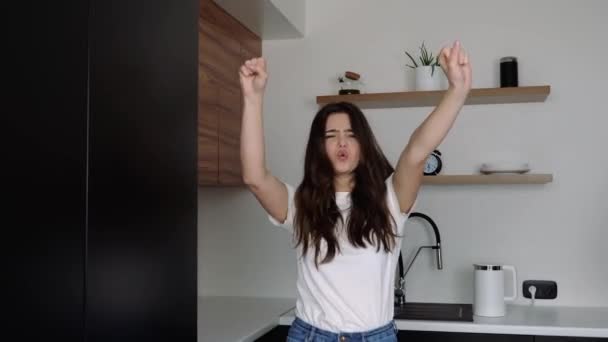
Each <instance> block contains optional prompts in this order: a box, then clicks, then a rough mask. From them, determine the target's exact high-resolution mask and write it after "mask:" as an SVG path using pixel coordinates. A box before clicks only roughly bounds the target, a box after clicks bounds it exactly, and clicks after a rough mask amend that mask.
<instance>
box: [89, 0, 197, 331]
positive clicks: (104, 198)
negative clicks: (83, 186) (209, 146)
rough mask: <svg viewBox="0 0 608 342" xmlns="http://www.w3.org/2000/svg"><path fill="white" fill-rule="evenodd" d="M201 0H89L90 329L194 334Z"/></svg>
mask: <svg viewBox="0 0 608 342" xmlns="http://www.w3.org/2000/svg"><path fill="white" fill-rule="evenodd" d="M197 18H198V2H197V1H196V0H186V1H173V0H162V1H161V0H153V1H150V0H138V1H122V0H104V1H93V4H92V8H91V74H90V77H91V87H90V93H91V103H90V121H91V131H90V161H89V167H90V172H89V230H88V238H89V240H88V241H89V242H88V267H87V340H88V341H89V342H94V341H195V340H196V305H197V302H196V291H197V288H196V283H197V277H196V275H197V269H196V253H197V250H196V224H197V223H196V217H197V215H196V212H197V206H196V200H197V199H196V197H197V195H196V191H197V184H196V165H197V153H196V146H197V140H196V137H197V93H196V89H197V51H198V29H197V27H198V26H197V20H198V19H197Z"/></svg>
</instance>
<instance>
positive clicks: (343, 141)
mask: <svg viewBox="0 0 608 342" xmlns="http://www.w3.org/2000/svg"><path fill="white" fill-rule="evenodd" d="M346 140H347V139H346V137H343V136H340V137H339V138H338V146H340V147H343V146H346Z"/></svg>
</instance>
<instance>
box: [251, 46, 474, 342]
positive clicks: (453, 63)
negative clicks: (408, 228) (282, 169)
mask: <svg viewBox="0 0 608 342" xmlns="http://www.w3.org/2000/svg"><path fill="white" fill-rule="evenodd" d="M440 64H441V67H442V69H443V70H444V72H445V74H446V75H447V78H448V81H449V88H448V90H447V91H446V93H445V95H444V97H443V99H442V100H441V101H440V103H439V104H438V105H437V107H436V108H435V109H434V110H433V111H432V112H431V113H430V114H429V115H428V117H427V118H426V119H425V120H424V121H423V122H422V124H420V126H419V127H417V128H416V130H415V131H414V132H413V134H412V135H411V137H410V138H409V141H408V142H407V144H406V146H405V148H404V150H403V152H402V153H401V155H400V157H399V161H398V162H397V166H396V168H395V169H393V167H392V166H391V164H390V163H389V161H388V160H387V159H386V157H385V156H384V154H383V152H382V150H381V149H380V147H379V146H378V143H377V142H376V139H375V138H374V135H373V133H372V131H371V129H370V126H369V124H368V123H367V120H366V119H365V117H364V115H363V113H362V112H361V110H360V109H359V108H357V107H356V106H355V105H353V104H351V103H346V102H341V103H332V104H328V105H326V106H324V107H323V108H321V109H320V110H319V111H318V113H317V115H316V116H315V118H314V120H313V122H312V126H311V128H310V136H309V139H308V144H307V146H306V156H305V162H304V179H303V180H302V182H301V183H300V185H299V186H298V187H297V189H294V188H293V187H292V186H291V185H288V184H285V183H283V182H282V181H280V180H279V179H277V178H276V177H275V176H273V175H272V174H271V173H270V171H268V169H267V168H266V163H265V157H264V133H263V128H262V104H263V103H262V102H263V95H264V89H265V86H266V80H267V78H268V76H267V73H266V63H265V61H264V59H263V58H254V59H251V60H248V61H246V62H245V63H244V64H243V65H242V66H241V68H240V71H239V72H240V82H241V88H242V93H243V118H242V131H241V162H242V166H243V178H244V181H245V183H246V184H247V186H248V187H249V189H250V190H251V192H252V193H253V194H254V195H255V197H256V198H257V200H258V201H259V202H260V204H261V205H262V207H264V209H265V210H266V212H267V213H268V214H269V218H270V220H271V221H272V222H273V223H274V224H275V225H278V226H282V227H285V228H286V229H288V230H290V231H291V232H292V233H293V236H294V240H295V242H296V248H297V252H298V261H297V275H298V276H297V303H296V311H295V314H296V319H295V321H294V322H293V324H292V325H291V328H290V330H289V336H288V341H294V342H295V341H363V340H364V341H397V339H396V328H395V324H394V321H393V300H394V298H393V296H394V288H393V284H394V276H395V268H396V263H397V259H398V256H399V246H400V245H401V236H402V232H403V227H404V223H405V221H406V220H407V217H408V214H409V213H410V212H411V211H412V208H413V206H414V204H415V202H416V197H417V194H418V190H419V188H420V184H421V182H422V176H423V168H424V163H425V161H426V159H427V157H428V156H429V154H430V153H431V152H432V151H433V150H434V149H435V148H436V147H437V146H438V145H439V144H440V143H441V141H442V140H443V139H444V138H445V136H446V135H447V133H448V131H449V130H450V128H451V127H452V125H453V123H454V121H455V120H456V117H457V116H458V113H459V111H460V109H461V108H462V106H463V104H464V102H465V99H466V97H467V95H468V92H469V90H470V88H471V66H470V64H469V59H468V56H467V54H466V53H465V51H464V50H463V49H462V47H461V46H460V43H459V42H458V41H456V42H454V44H453V45H452V46H451V47H445V48H443V49H442V50H441V53H440Z"/></svg>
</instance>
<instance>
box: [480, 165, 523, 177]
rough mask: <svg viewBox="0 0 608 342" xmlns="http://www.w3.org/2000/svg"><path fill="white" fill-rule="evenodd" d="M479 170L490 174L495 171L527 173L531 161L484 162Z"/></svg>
mask: <svg viewBox="0 0 608 342" xmlns="http://www.w3.org/2000/svg"><path fill="white" fill-rule="evenodd" d="M479 171H480V172H481V173H483V174H486V175H489V174H494V173H516V174H521V173H526V172H529V171H530V164H529V163H522V162H495V163H483V164H481V168H480V169H479Z"/></svg>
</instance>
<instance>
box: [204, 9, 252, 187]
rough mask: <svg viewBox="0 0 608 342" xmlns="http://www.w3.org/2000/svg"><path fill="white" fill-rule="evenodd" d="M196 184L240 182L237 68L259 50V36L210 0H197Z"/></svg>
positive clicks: (239, 93)
mask: <svg viewBox="0 0 608 342" xmlns="http://www.w3.org/2000/svg"><path fill="white" fill-rule="evenodd" d="M200 6H201V10H200V15H199V28H198V30H199V41H198V44H199V57H198V68H199V70H198V83H199V95H198V98H199V101H198V105H199V106H198V119H199V123H198V184H199V185H200V186H238V185H242V184H243V180H242V172H241V161H240V156H239V155H240V134H241V115H242V96H241V89H240V84H239V74H238V70H239V67H240V66H241V64H242V63H243V62H244V61H245V60H247V59H249V58H252V57H259V56H261V55H262V41H261V39H260V38H259V37H258V36H256V35H255V34H254V33H252V32H251V31H249V30H248V29H247V28H246V27H245V26H243V25H242V24H241V23H240V22H238V21H237V20H236V19H234V18H233V17H232V16H230V15H229V14H228V13H226V11H224V10H223V9H222V8H221V7H219V6H218V5H216V4H215V3H214V2H213V1H212V0H200Z"/></svg>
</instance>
